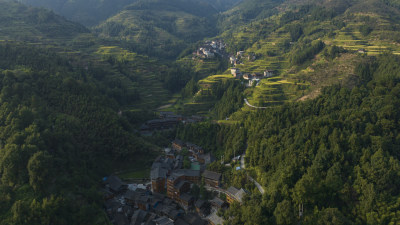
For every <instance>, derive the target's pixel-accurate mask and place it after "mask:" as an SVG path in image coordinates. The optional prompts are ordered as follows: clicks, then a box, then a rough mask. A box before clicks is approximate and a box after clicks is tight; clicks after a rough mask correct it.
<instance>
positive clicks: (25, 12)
mask: <svg viewBox="0 0 400 225" xmlns="http://www.w3.org/2000/svg"><path fill="white" fill-rule="evenodd" d="M0 27H1V31H0V38H1V39H3V40H4V39H5V40H18V41H31V42H35V41H39V40H43V39H63V40H66V39H68V38H69V39H70V38H72V37H74V36H76V35H78V34H82V33H88V32H89V31H88V30H87V29H86V28H85V27H84V26H82V25H80V24H78V23H74V22H71V21H68V20H66V19H64V18H63V17H61V16H58V15H56V14H54V13H53V12H51V11H49V10H46V9H37V8H32V7H27V6H24V5H22V4H19V3H15V2H7V1H4V0H2V1H0Z"/></svg>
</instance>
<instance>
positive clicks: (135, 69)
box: [97, 46, 171, 110]
mask: <svg viewBox="0 0 400 225" xmlns="http://www.w3.org/2000/svg"><path fill="white" fill-rule="evenodd" d="M97 54H98V55H99V56H100V59H99V60H100V61H104V60H107V58H108V57H109V56H112V57H115V58H117V59H120V60H124V61H126V62H128V63H127V65H128V66H129V67H128V68H129V72H130V73H131V75H129V74H128V75H127V76H126V78H125V81H126V82H125V83H124V84H123V85H128V86H129V87H130V88H132V89H137V90H138V91H139V94H140V101H139V102H138V103H137V104H134V105H132V106H129V109H130V110H132V109H136V108H140V109H148V110H154V109H156V108H158V107H160V106H161V105H162V104H164V103H166V102H168V100H169V99H170V98H171V94H170V93H169V92H168V91H167V90H166V89H165V88H163V85H162V83H161V81H160V80H159V79H158V78H157V76H159V75H160V73H161V72H162V71H163V67H162V66H159V65H158V64H157V62H156V61H155V60H152V59H150V58H148V57H145V56H141V55H138V54H136V53H131V52H128V51H126V50H124V49H121V48H120V47H117V46H102V47H100V48H99V49H98V51H97ZM113 72H114V73H115V74H118V73H119V72H118V71H117V69H116V68H114V71H113ZM133 74H134V75H133Z"/></svg>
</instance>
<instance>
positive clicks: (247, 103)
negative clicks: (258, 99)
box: [244, 98, 271, 109]
mask: <svg viewBox="0 0 400 225" xmlns="http://www.w3.org/2000/svg"><path fill="white" fill-rule="evenodd" d="M244 102H245V103H246V105H247V106H248V107H251V108H255V109H268V108H271V107H257V106H254V105H251V104H250V103H249V101H248V100H247V98H245V99H244Z"/></svg>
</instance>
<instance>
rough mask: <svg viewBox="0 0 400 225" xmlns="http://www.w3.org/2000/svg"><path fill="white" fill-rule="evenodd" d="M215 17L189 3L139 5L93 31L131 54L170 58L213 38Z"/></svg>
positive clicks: (175, 0)
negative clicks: (200, 41)
mask: <svg viewBox="0 0 400 225" xmlns="http://www.w3.org/2000/svg"><path fill="white" fill-rule="evenodd" d="M215 13H216V10H215V9H214V8H213V7H212V6H211V5H208V4H206V3H199V2H196V1H192V0H172V1H163V0H152V1H139V2H137V3H134V4H132V5H130V6H128V7H126V8H125V9H124V10H123V11H122V12H120V13H119V14H117V15H115V16H113V17H111V18H109V19H108V20H107V21H105V22H104V23H102V24H100V25H99V26H97V27H95V28H94V30H95V32H97V33H99V35H100V37H103V38H105V39H110V40H118V41H121V42H122V43H124V46H125V47H126V48H128V49H131V50H133V51H135V52H142V53H146V54H150V55H157V56H164V57H174V56H177V55H178V54H179V53H180V52H181V51H182V50H183V49H185V48H186V47H187V46H188V44H191V43H193V42H196V41H198V40H201V39H202V38H204V37H209V36H213V35H215V34H216V29H215V24H214V23H213V20H212V18H213V15H214V14H215Z"/></svg>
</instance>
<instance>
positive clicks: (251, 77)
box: [229, 51, 275, 87]
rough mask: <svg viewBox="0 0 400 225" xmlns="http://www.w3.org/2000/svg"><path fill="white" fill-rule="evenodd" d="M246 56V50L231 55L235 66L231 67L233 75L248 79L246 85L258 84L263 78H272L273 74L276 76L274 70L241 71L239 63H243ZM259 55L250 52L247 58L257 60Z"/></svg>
mask: <svg viewBox="0 0 400 225" xmlns="http://www.w3.org/2000/svg"><path fill="white" fill-rule="evenodd" d="M245 56H246V52H244V51H238V52H237V53H236V56H230V58H229V60H230V63H231V65H232V66H234V67H233V68H231V74H232V76H233V77H235V78H237V79H242V78H243V79H244V80H246V81H248V82H247V83H246V87H253V86H255V85H258V84H259V82H260V80H261V79H265V78H270V77H272V76H274V73H275V72H274V71H273V70H268V69H267V70H265V71H264V73H251V74H250V73H242V72H241V71H240V69H238V68H236V66H237V65H239V64H243V62H242V61H241V60H242V59H243V58H245ZM256 58H257V56H256V55H255V54H254V53H252V52H250V53H248V54H247V60H248V61H254V60H256Z"/></svg>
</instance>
